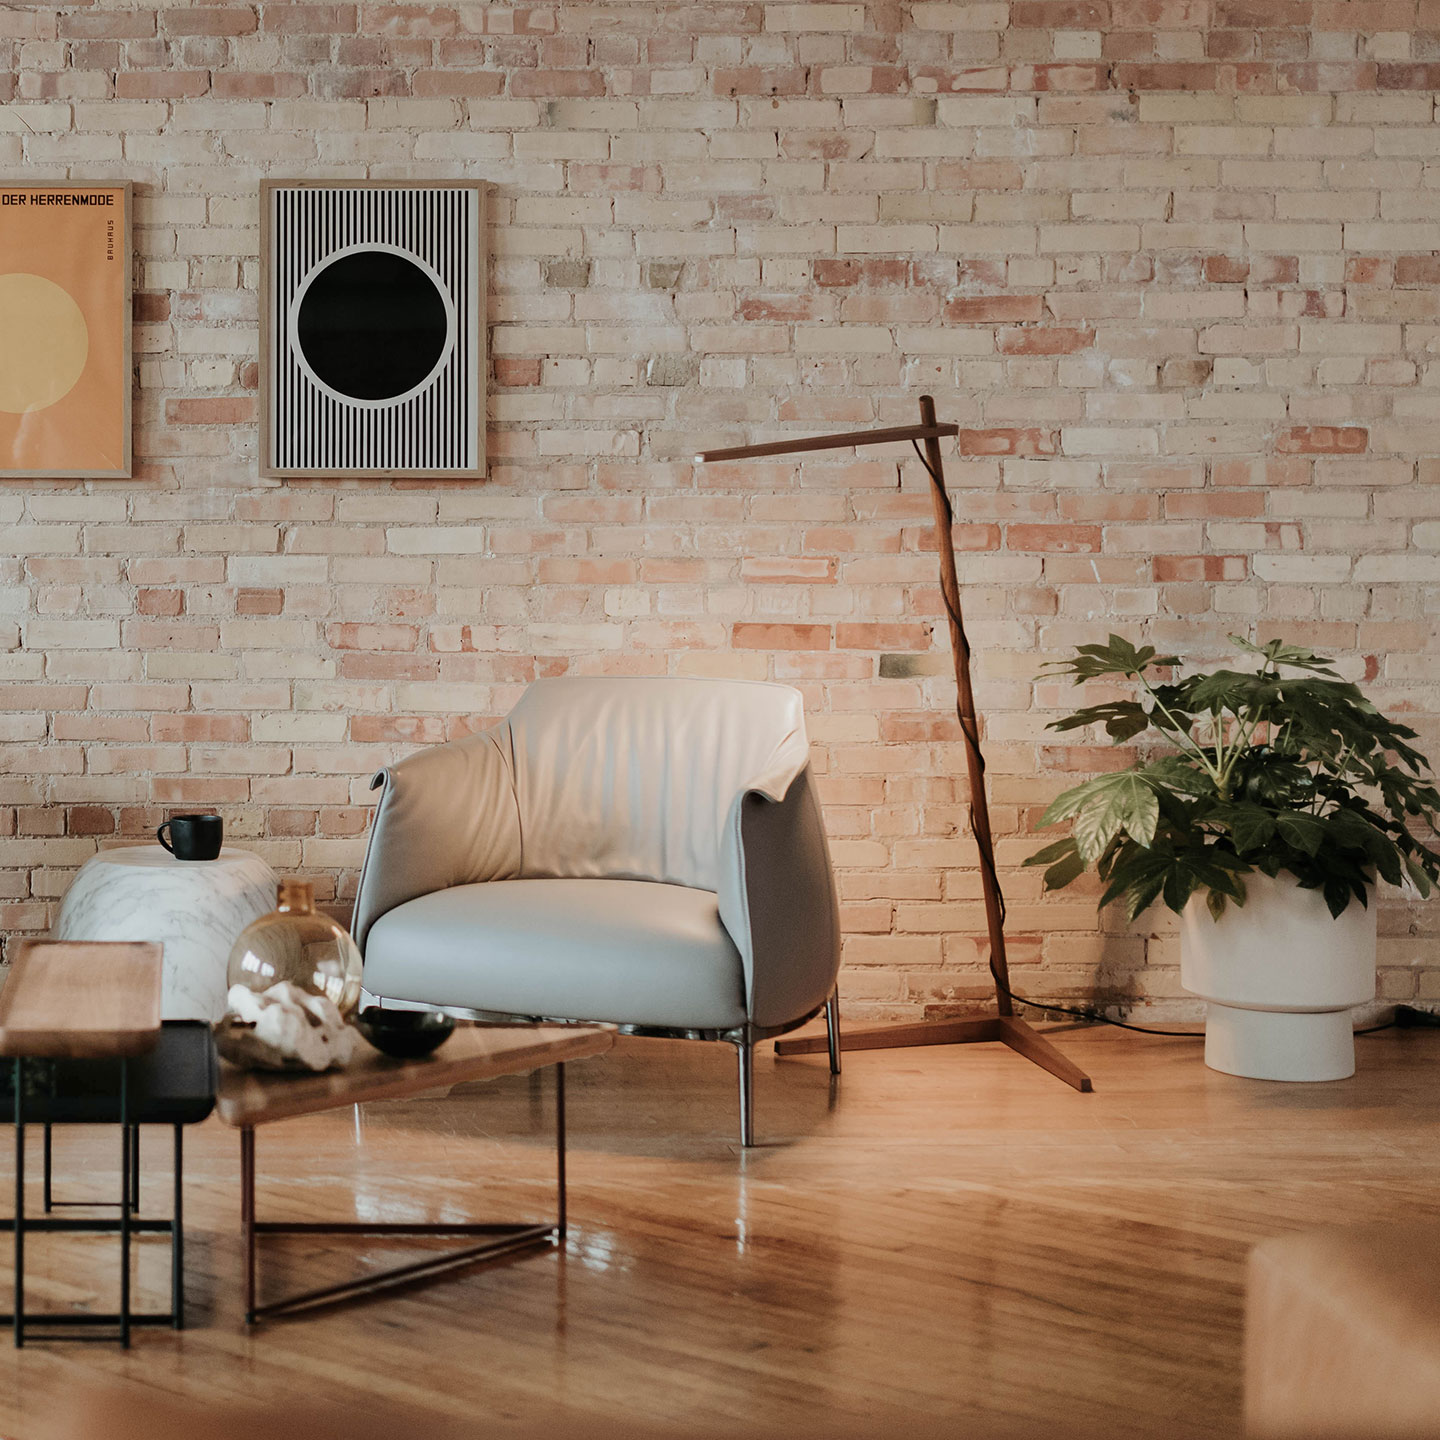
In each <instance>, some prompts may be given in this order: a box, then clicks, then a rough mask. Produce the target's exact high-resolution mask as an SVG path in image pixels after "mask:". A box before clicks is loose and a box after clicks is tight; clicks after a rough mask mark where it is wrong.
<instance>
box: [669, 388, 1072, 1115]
mask: <svg viewBox="0 0 1440 1440" xmlns="http://www.w3.org/2000/svg"><path fill="white" fill-rule="evenodd" d="M959 433H960V427H959V426H958V425H941V424H937V423H936V420H935V401H934V399H933V398H932V397H931V396H929V395H922V396H921V397H920V423H919V424H918V425H900V426H892V427H890V428H877V429H874V430H856V431H851V432H849V433H847V434H841V435H816V436H812V437H811V438H809V439H805V440H780V441H776V442H775V443H773V444H768V445H738V446H735V447H733V448H731V449H728V450H707V451H705V452H704V453H703V454H701V455H698V456H696V459H697V460H699V461H702V462H703V461H711V460H753V459H759V458H760V457H761V456H764V455H795V454H802V453H805V452H808V451H814V450H837V449H842V448H845V447H848V446H852V445H889V444H893V443H895V442H896V441H906V440H908V441H909V442H910V443H911V444H912V445H914V446H915V450H916V454H918V455H919V456H920V458H921V461H922V462H923V463H924V466H925V469H926V471H927V473H928V474H929V476H930V490H931V496H932V498H933V500H934V502H935V543H936V547H937V549H938V550H939V552H940V592H941V594H942V596H943V597H944V600H945V610H946V614H947V615H948V617H949V621H950V648H951V652H952V654H953V655H954V658H955V687H956V704H955V713H956V714H957V715H958V716H959V719H960V730H961V733H962V734H963V735H964V738H965V760H966V769H967V771H968V774H969V780H970V823H971V828H972V829H973V830H974V832H975V844H976V847H977V848H978V850H979V852H980V880H981V886H982V889H983V891H984V896H985V922H986V927H987V928H988V930H989V932H990V974H991V976H992V977H993V979H994V981H995V1008H996V1013H995V1014H994V1015H982V1016H976V1017H974V1018H966V1019H960V1020H926V1021H922V1022H920V1023H919V1024H914V1025H887V1026H883V1027H881V1028H878V1029H874V1030H852V1031H849V1032H847V1033H843V1034H842V1036H841V1047H842V1048H843V1049H845V1050H888V1049H893V1048H897V1047H901V1046H910V1045H969V1044H974V1043H976V1042H978V1041H985V1040H998V1041H1000V1042H1002V1043H1003V1044H1005V1045H1008V1046H1009V1047H1010V1048H1011V1049H1012V1050H1014V1051H1016V1052H1017V1053H1019V1054H1021V1055H1023V1056H1024V1057H1025V1058H1026V1059H1027V1060H1031V1061H1033V1062H1034V1063H1035V1064H1036V1065H1039V1066H1040V1067H1041V1069H1043V1070H1048V1071H1049V1072H1050V1073H1051V1074H1052V1075H1056V1076H1058V1077H1059V1078H1060V1079H1061V1080H1063V1081H1065V1083H1066V1084H1067V1085H1073V1086H1074V1087H1075V1089H1077V1090H1082V1091H1089V1090H1091V1089H1092V1088H1093V1087H1092V1086H1091V1084H1090V1077H1089V1076H1088V1075H1086V1074H1085V1073H1084V1072H1083V1071H1082V1070H1080V1068H1079V1067H1078V1066H1076V1065H1074V1064H1073V1063H1072V1062H1071V1061H1069V1060H1067V1059H1066V1058H1065V1056H1064V1055H1062V1054H1061V1053H1060V1052H1059V1051H1058V1050H1057V1049H1056V1048H1055V1047H1054V1046H1053V1045H1052V1044H1051V1043H1050V1042H1049V1040H1047V1039H1046V1038H1045V1037H1044V1036H1043V1035H1041V1034H1039V1033H1038V1032H1037V1031H1035V1030H1032V1029H1031V1028H1030V1026H1029V1025H1027V1024H1026V1023H1025V1021H1024V1020H1022V1019H1020V1017H1019V1016H1017V1015H1016V1014H1015V1007H1014V1003H1013V1001H1012V999H1011V991H1010V969H1009V966H1008V964H1007V963H1006V959H1005V901H1004V898H1003V897H1002V895H1001V893H1000V880H999V876H998V875H997V873H996V870H995V841H994V838H993V836H992V835H991V833H990V806H989V802H988V801H987V799H986V796H985V757H984V755H983V754H982V753H981V750H980V726H979V721H978V720H977V718H976V715H975V693H974V690H973V688H972V686H971V683H970V642H969V640H968V639H967V638H966V635H965V625H964V617H963V614H962V612H961V609H960V583H959V580H958V579H957V577H956V574H955V546H954V543H953V541H952V539H951V534H952V526H953V523H954V513H953V511H952V510H951V508H950V496H949V494H948V493H947V491H946V489H945V468H944V463H943V461H942V459H941V456H940V440H941V438H942V437H943V436H946V435H958V434H959ZM922 443H923V444H924V447H925V448H924V450H923V452H922V451H921V450H920V445H921V444H922ZM826 1045H827V1041H826V1039H825V1037H824V1036H815V1037H813V1038H805V1039H797V1040H777V1041H776V1042H775V1053H776V1054H777V1055H809V1054H814V1053H816V1052H818V1051H821V1050H824V1049H825V1048H826Z"/></svg>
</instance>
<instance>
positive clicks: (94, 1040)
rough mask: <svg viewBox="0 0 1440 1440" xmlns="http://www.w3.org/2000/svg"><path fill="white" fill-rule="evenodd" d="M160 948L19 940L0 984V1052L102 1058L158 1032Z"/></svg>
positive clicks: (148, 1043) (144, 1045) (148, 1041)
mask: <svg viewBox="0 0 1440 1440" xmlns="http://www.w3.org/2000/svg"><path fill="white" fill-rule="evenodd" d="M162 953H163V951H162V947H161V946H159V945H154V944H150V943H144V942H136V943H127V942H123V941H78V940H68V941H54V940H19V941H16V942H15V945H14V947H13V949H12V951H11V954H12V955H13V957H14V958H13V960H12V962H11V965H10V975H9V978H8V979H7V980H6V982H5V986H4V989H0V1055H8V1056H17V1055H18V1056H43V1057H44V1058H46V1059H50V1060H104V1059H109V1058H113V1057H115V1056H121V1055H141V1054H143V1053H144V1052H145V1051H146V1050H149V1049H151V1048H152V1047H153V1046H154V1044H155V1042H156V1041H157V1040H158V1039H159V1038H160V973H161V956H162Z"/></svg>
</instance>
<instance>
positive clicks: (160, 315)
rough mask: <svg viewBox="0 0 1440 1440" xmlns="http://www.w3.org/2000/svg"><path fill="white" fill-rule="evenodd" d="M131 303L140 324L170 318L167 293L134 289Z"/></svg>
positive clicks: (152, 323)
mask: <svg viewBox="0 0 1440 1440" xmlns="http://www.w3.org/2000/svg"><path fill="white" fill-rule="evenodd" d="M131 304H132V309H133V312H134V316H135V319H136V320H137V321H138V322H139V323H140V324H142V325H147V324H148V325H154V324H157V323H158V322H160V321H162V320H168V319H169V318H170V297H169V296H168V295H155V294H146V293H145V292H143V291H136V293H135V295H134V297H133V300H132V302H131Z"/></svg>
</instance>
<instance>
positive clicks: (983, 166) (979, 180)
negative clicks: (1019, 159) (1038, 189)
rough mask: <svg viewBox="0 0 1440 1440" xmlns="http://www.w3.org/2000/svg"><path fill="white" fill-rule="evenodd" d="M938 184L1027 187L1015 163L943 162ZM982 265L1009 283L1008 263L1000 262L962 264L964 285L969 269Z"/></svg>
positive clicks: (945, 186)
mask: <svg viewBox="0 0 1440 1440" xmlns="http://www.w3.org/2000/svg"><path fill="white" fill-rule="evenodd" d="M935 181H936V184H937V185H938V186H939V187H940V188H941V189H942V190H1019V189H1021V188H1022V187H1023V186H1024V184H1025V172H1024V170H1022V169H1021V168H1020V166H1019V165H1017V164H1016V163H1015V161H1013V160H942V161H941V162H940V164H939V165H937V166H936V167H935ZM972 265H980V266H984V267H985V268H987V269H998V270H999V272H1000V278H999V280H998V281H994V282H991V281H986V282H985V283H986V284H991V283H994V284H1002V285H1003V284H1004V283H1005V263H1004V261H997V260H961V261H960V276H961V280H962V282H963V280H964V276H965V270H966V267H967V266H972Z"/></svg>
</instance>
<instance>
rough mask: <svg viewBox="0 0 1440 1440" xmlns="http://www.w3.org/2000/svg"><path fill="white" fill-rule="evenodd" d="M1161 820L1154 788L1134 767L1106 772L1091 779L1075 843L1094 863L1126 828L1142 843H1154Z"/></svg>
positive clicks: (1078, 818)
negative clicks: (1132, 768) (1111, 772)
mask: <svg viewBox="0 0 1440 1440" xmlns="http://www.w3.org/2000/svg"><path fill="white" fill-rule="evenodd" d="M1159 819H1160V802H1159V801H1158V800H1157V799H1156V798H1155V792H1154V790H1152V789H1151V788H1150V786H1149V785H1147V784H1146V783H1145V781H1144V780H1143V779H1141V778H1140V776H1139V775H1138V774H1137V773H1136V772H1135V771H1134V770H1120V771H1117V772H1115V773H1114V774H1111V775H1102V776H1100V778H1099V779H1098V780H1093V781H1091V783H1090V794H1089V796H1088V797H1087V799H1086V802H1085V804H1084V805H1083V806H1082V807H1081V809H1079V810H1078V811H1077V812H1076V814H1075V820H1074V826H1073V829H1074V834H1075V844H1076V845H1077V846H1078V847H1079V850H1080V854H1081V855H1082V856H1083V857H1084V859H1085V863H1086V864H1087V865H1093V864H1094V863H1095V862H1096V861H1097V860H1098V859H1099V858H1100V856H1101V855H1102V854H1104V852H1105V847H1106V846H1107V845H1109V843H1110V842H1111V841H1112V840H1113V839H1114V838H1115V837H1116V836H1117V835H1118V834H1119V833H1120V832H1121V831H1122V830H1123V831H1124V832H1125V833H1126V834H1127V835H1129V836H1130V838H1131V839H1132V840H1136V841H1138V842H1139V843H1140V844H1141V845H1148V844H1150V842H1151V841H1152V840H1153V839H1154V838H1155V826H1156V823H1157V822H1158V821H1159Z"/></svg>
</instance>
